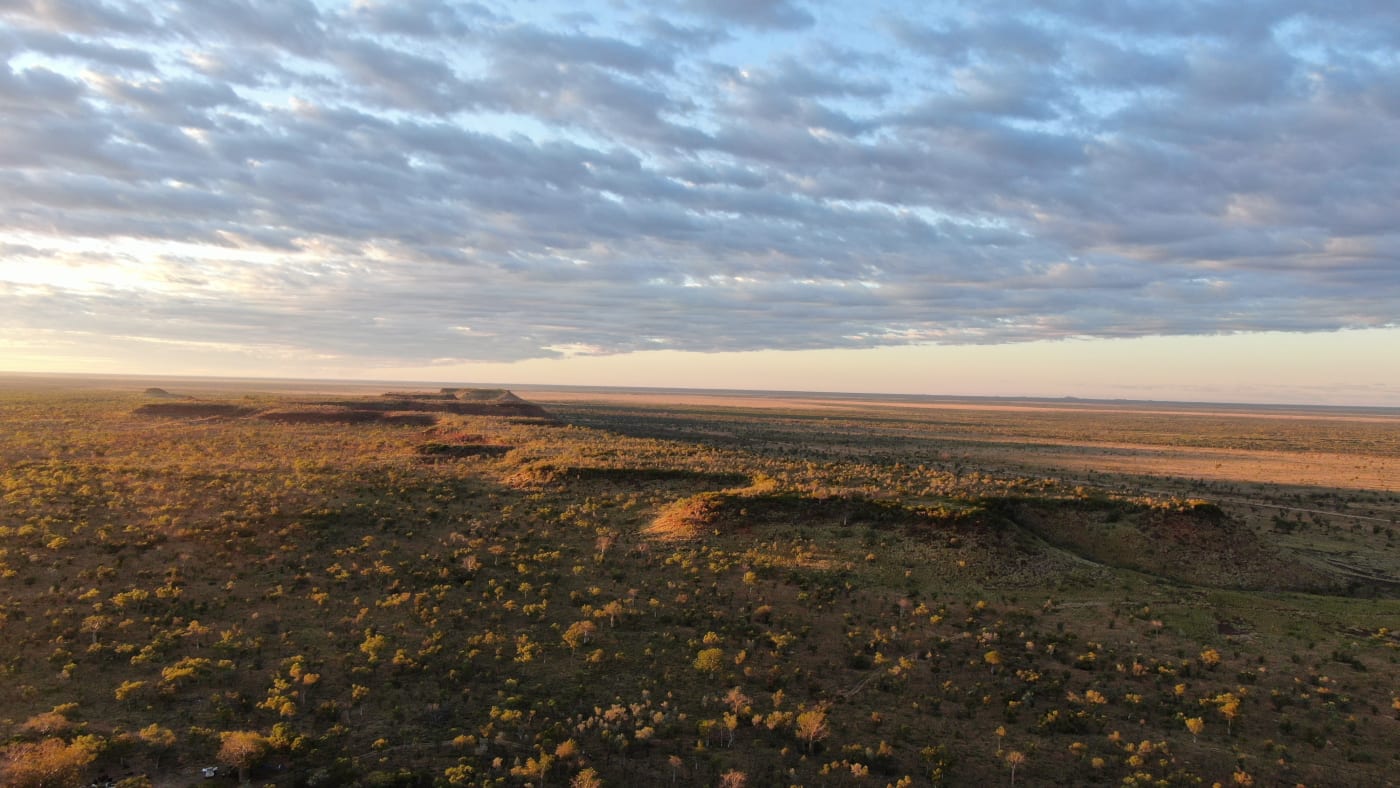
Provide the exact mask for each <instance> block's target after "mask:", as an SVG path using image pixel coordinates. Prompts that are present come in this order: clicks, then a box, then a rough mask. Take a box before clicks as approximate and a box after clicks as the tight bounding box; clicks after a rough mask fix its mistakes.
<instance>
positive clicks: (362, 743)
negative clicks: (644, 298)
mask: <svg viewBox="0 0 1400 788" xmlns="http://www.w3.org/2000/svg"><path fill="white" fill-rule="evenodd" d="M5 383H6V387H5V390H4V391H3V393H0V436H3V437H0V485H3V486H0V494H3V502H4V509H3V510H0V635H3V641H2V642H0V673H3V680H2V681H0V741H2V742H4V750H3V755H0V763H2V764H3V766H0V768H3V769H4V772H3V780H0V781H3V782H5V783H6V784H14V785H62V784H73V785H81V784H87V782H89V781H91V780H93V779H95V778H97V777H99V776H106V777H110V778H111V779H113V780H120V779H125V780H127V781H128V783H127V784H128V785H131V786H135V785H142V784H156V785H167V784H169V785H184V784H189V783H192V782H196V781H202V778H201V772H200V769H201V768H203V767H205V766H219V767H221V769H222V771H221V772H220V776H219V777H216V778H214V779H213V780H212V781H210V782H211V783H212V784H217V783H219V782H220V781H222V782H225V783H230V784H231V783H233V782H236V781H238V780H240V779H248V780H251V781H253V782H256V783H258V784H275V785H286V786H290V785H345V784H360V785H433V784H442V785H526V784H529V785H565V784H571V783H572V784H574V785H580V786H584V785H596V784H606V785H671V784H676V785H716V784H726V785H737V784H741V782H746V783H747V784H748V785H751V786H760V785H764V786H766V785H808V786H816V785H833V786H834V785H932V784H967V783H970V782H974V781H977V782H983V783H990V784H997V783H1005V784H1028V785H1056V784H1060V785H1082V784H1139V785H1163V784H1164V785H1197V784H1204V785H1210V784H1212V783H1217V782H1218V783H1222V784H1227V785H1228V784H1257V785H1275V784H1288V785H1293V784H1299V783H1301V784H1305V785H1384V784H1389V783H1388V782H1387V781H1393V779H1394V778H1393V775H1394V774H1395V772H1396V769H1397V766H1400V763H1398V762H1397V757H1400V754H1397V752H1396V750H1395V748H1394V746H1393V743H1394V741H1395V740H1396V736H1397V735H1400V695H1397V691H1398V690H1397V681H1396V678H1397V668H1396V665H1397V658H1400V637H1397V634H1396V632H1395V631H1394V630H1395V629H1396V628H1397V623H1400V543H1397V541H1396V529H1397V526H1400V412H1396V411H1393V410H1384V409H1353V408H1349V409H1339V408H1290V407H1258V406H1219V405H1173V404H1164V403H1126V402H1125V403H1116V402H1115V403H1108V402H1086V401H1078V400H1054V401H1049V400H966V399H946V398H897V397H860V396H852V395H798V394H753V393H737V392H680V391H645V392H638V391H606V390H582V389H544V388H533V389H532V388H524V387H522V388H518V389H515V394H518V395H519V398H523V399H524V400H528V402H522V401H521V400H520V399H519V398H517V397H515V396H513V395H511V394H509V393H507V392H503V391H497V390H474V389H461V390H453V391H438V390H437V389H425V390H414V391H411V392H397V393H394V394H385V387H384V386H370V385H368V384H326V383H310V382H300V383H289V382H281V383H274V382H268V381H227V380H220V381H201V380H194V379H187V380H160V381H135V380H126V379H115V378H109V379H101V380H77V379H48V378H41V377H34V376H27V377H13V378H9V379H6V381H5ZM537 406H540V407H537ZM541 408H542V409H541Z"/></svg>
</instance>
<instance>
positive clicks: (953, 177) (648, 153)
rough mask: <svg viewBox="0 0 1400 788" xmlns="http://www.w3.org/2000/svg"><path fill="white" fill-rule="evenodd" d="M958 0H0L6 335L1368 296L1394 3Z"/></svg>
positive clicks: (1384, 246) (938, 320)
mask: <svg viewBox="0 0 1400 788" xmlns="http://www.w3.org/2000/svg"><path fill="white" fill-rule="evenodd" d="M959 5H960V4H947V5H942V4H929V5H925V4H911V5H908V6H900V5H896V4H890V5H883V6H882V5H879V4H875V5H870V6H864V7H862V9H861V10H856V9H853V8H849V7H847V6H846V5H845V4H836V3H825V4H824V3H799V2H784V1H778V2H730V1H729V0H677V2H672V3H667V4H654V3H631V4H629V3H598V4H595V5H592V6H587V5H585V6H579V5H577V4H561V5H559V6H558V7H557V8H556V7H554V6H551V5H550V4H548V3H544V4H521V5H518V6H513V5H508V4H490V5H489V6H488V5H485V4H476V3H456V2H448V0H412V1H411V2H393V1H392V0H382V2H380V1H375V0H360V1H359V2H354V3H331V2H324V3H312V2H308V1H306V0H302V1H300V2H295V1H287V0H278V1H277V2H272V1H271V0H268V1H266V2H259V1H258V0H208V1H207V2H188V3H168V4H150V3H144V2H129V3H124V2H117V1H116V0H108V1H105V2H104V1H103V0H3V1H0V57H3V59H4V61H5V62H4V65H3V66H0V194H3V195H4V199H3V201H2V202H0V243H2V244H3V251H0V259H2V260H4V261H5V262H4V263H0V304H2V305H3V307H4V309H3V312H4V313H5V314H4V316H3V317H0V330H10V331H17V332H22V331H28V332H38V333H50V334H51V333H58V334H68V335H72V336H91V337H100V336H116V337H128V338H132V337H134V338H140V339H143V340H146V341H151V342H157V343H158V342H165V341H169V342H185V343H196V344H198V343H210V344H211V345H212V344H219V345H241V346H246V347H248V348H251V349H255V350H257V352H264V351H265V350H266V349H267V348H278V349H279V351H278V352H285V353H287V354H289V355H291V356H296V355H298V354H301V355H303V356H305V357H307V358H343V359H362V360H364V361H365V362H366V363H371V364H373V363H385V362H386V361H387V360H395V361H399V362H414V363H427V362H431V361H444V360H454V359H467V360H515V359H524V358H532V357H541V356H550V355H558V354H561V353H571V352H588V353H623V352H629V351H634V350H646V349H657V348H666V349H675V350H693V351H729V350H756V349H811V348H839V347H867V346H877V345H890V344H906V343H918V342H940V343H958V344H975V343H1003V342H1018V341H1028V340H1036V339H1047V338H1058V337H1128V336H1143V335H1155V334H1168V335H1171V334H1213V333H1228V332H1241V331H1328V330H1335V329H1339V328H1350V327H1374V326H1386V325H1395V324H1396V322H1397V320H1400V314H1398V313H1400V268H1397V261H1398V260H1400V257H1398V255H1400V224H1398V223H1397V220H1400V156H1397V155H1396V146H1395V142H1394V141H1395V140H1400V59H1397V57H1396V55H1395V52H1396V51H1397V48H1400V15H1397V12H1396V11H1395V10H1393V6H1392V5H1390V4H1388V3H1381V2H1376V3H1366V2H1360V0H1356V1H1353V2H1341V3H1337V2H1332V3H1321V2H1301V1H1298V2H1187V3H1155V2H1154V3H1125V2H1093V1H1090V0H1085V1H1083V2H1065V3H1055V4H1041V3H1013V2H1005V3H991V4H987V5H985V6H980V7H979V10H976V11H973V10H969V9H966V8H960V7H959ZM16 271H20V272H21V273H23V275H20V274H17V273H15V272H16ZM35 271H47V272H50V274H49V275H45V274H42V273H40V274H36V273H35ZM7 272H8V273H7Z"/></svg>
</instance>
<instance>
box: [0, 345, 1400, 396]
mask: <svg viewBox="0 0 1400 788" xmlns="http://www.w3.org/2000/svg"><path fill="white" fill-rule="evenodd" d="M103 346H112V347H116V348H118V352H115V353H107V354H104V353H101V352H93V351H94V348H99V347H103ZM1396 347H1400V329H1370V330H1357V331H1342V332H1334V333H1327V334H1281V333H1270V334H1238V335H1231V336H1217V337H1146V338H1140V339H1099V340H1065V341H1054V342H1026V343H1020V344H1007V345H948V346H937V345H922V346H901V347H887V348H876V349H866V350H811V351H754V352H745V353H686V352H677V351H670V350H657V351H646V352H639V353H629V354H619V355H604V356H585V355H579V356H572V357H567V358H556V359H531V360H526V361H518V362H510V363H505V362H482V363H454V364H438V365H427V366H396V365H392V364H377V365H367V364H362V363H359V362H356V361H355V360H352V359H345V358H337V357H332V356H320V357H313V356H311V355H309V354H305V353H302V352H299V351H297V350H295V349H293V348H290V347H276V346H262V347H248V346H242V345H236V344H232V343H229V344H225V345H220V344H219V343H206V342H197V341H189V342H172V341H168V340H151V339H143V338H138V337H107V338H100V337H82V336H76V335H75V336H66V337H64V336H55V335H54V334H53V333H46V334H45V335H44V336H39V337H33V338H30V339H27V340H26V339H25V338H23V337H18V338H17V337H14V336H9V338H6V334H5V333H4V332H0V369H3V370H8V371H23V372H62V373H71V372H88V373H101V374H153V375H207V376H219V377H223V376H232V377H238V376H248V377H286V378H327V379H337V380H401V381H415V382H435V383H453V382H459V383H478V384H486V383H495V384H507V385H510V384H515V385H582V386H616V387H654V388H697V389H738V390H762V391H822V392H852V393H884V394H928V395H951V396H1012V397H1014V396H1035V397H1081V398H1103V399H1150V400H1175V401H1204V402H1258V403H1288V404H1318V405H1358V406H1367V405H1369V406H1390V407H1400V369H1397V368H1396V365H1394V364H1387V363H1385V362H1384V359H1386V358H1388V357H1389V355H1390V354H1393V349H1394V348H1396ZM55 349H58V352H54V351H55ZM132 358H143V359H144V360H145V361H144V363H141V364H139V365H137V364H133V363H132V362H131V361H130V359H132Z"/></svg>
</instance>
